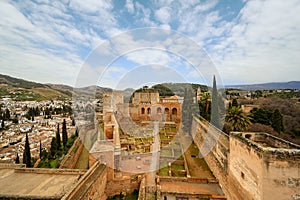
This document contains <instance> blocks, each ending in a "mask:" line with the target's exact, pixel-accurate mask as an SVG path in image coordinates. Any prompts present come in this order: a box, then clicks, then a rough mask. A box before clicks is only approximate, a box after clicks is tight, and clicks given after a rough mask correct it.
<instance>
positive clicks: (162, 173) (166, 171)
mask: <svg viewBox="0 0 300 200" xmlns="http://www.w3.org/2000/svg"><path fill="white" fill-rule="evenodd" d="M159 175H160V176H169V167H168V166H166V167H163V168H161V169H159Z"/></svg>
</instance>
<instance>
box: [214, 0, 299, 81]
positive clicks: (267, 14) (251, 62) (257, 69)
mask: <svg viewBox="0 0 300 200" xmlns="http://www.w3.org/2000/svg"><path fill="white" fill-rule="evenodd" d="M299 12H300V2H299V1H295V0H291V1H288V2H283V1H279V0H277V1H276V0H273V1H248V2H247V4H246V5H245V7H244V8H243V9H242V10H241V12H240V14H239V20H238V21H237V22H236V24H232V28H231V30H230V32H229V35H228V37H227V38H226V39H225V40H223V41H221V42H220V44H218V45H217V46H216V47H215V48H213V49H212V52H213V53H212V55H213V59H214V60H216V61H217V63H218V66H219V70H220V72H222V74H223V76H224V79H227V80H236V81H238V82H244V83H255V82H269V81H289V80H299V76H298V74H300V69H299V62H300V57H299V52H300V46H299V44H300V27H299V26H298V24H300V18H299ZM214 50H215V51H214Z"/></svg>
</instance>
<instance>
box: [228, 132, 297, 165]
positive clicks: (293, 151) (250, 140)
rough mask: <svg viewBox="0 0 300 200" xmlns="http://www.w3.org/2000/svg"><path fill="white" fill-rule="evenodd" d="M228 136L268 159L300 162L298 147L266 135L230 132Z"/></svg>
mask: <svg viewBox="0 0 300 200" xmlns="http://www.w3.org/2000/svg"><path fill="white" fill-rule="evenodd" d="M230 136H232V137H233V138H236V139H238V140H239V141H241V142H242V143H244V144H246V145H247V146H249V147H252V148H254V149H255V150H257V151H258V152H260V153H262V154H264V155H268V158H269V159H270V158H272V157H273V158H274V159H278V160H280V159H283V160H286V159H287V158H291V159H292V160H300V146H299V145H296V144H293V143H291V142H288V141H285V140H283V139H281V138H278V137H275V136H273V135H270V134H268V133H261V132H259V133H256V132H231V133H230Z"/></svg>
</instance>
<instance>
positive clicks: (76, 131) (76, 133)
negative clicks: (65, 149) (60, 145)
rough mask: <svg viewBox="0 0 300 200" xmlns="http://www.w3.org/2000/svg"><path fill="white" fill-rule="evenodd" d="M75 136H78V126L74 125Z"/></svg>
mask: <svg viewBox="0 0 300 200" xmlns="http://www.w3.org/2000/svg"><path fill="white" fill-rule="evenodd" d="M75 136H76V137H78V136H79V131H78V127H76V130H75Z"/></svg>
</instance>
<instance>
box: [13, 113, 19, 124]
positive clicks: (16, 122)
mask: <svg viewBox="0 0 300 200" xmlns="http://www.w3.org/2000/svg"><path fill="white" fill-rule="evenodd" d="M12 121H13V123H15V124H18V123H19V120H18V116H17V115H16V116H15V117H14V118H13V120H12Z"/></svg>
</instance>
